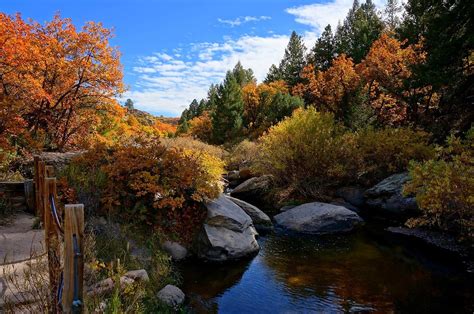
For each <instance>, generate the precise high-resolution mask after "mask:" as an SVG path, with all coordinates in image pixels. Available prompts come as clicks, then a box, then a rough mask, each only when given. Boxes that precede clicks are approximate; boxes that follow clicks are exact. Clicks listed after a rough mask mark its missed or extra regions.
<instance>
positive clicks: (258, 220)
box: [228, 196, 273, 231]
mask: <svg viewBox="0 0 474 314" xmlns="http://www.w3.org/2000/svg"><path fill="white" fill-rule="evenodd" d="M228 198H229V199H230V200H231V201H232V202H234V203H235V204H236V205H237V206H239V207H240V208H242V209H243V210H244V211H245V213H247V215H249V216H250V218H251V219H252V222H253V225H254V226H255V228H256V229H257V230H259V231H267V230H271V229H273V224H272V220H271V219H270V217H268V215H267V214H265V213H264V212H263V211H261V210H260V209H258V208H257V207H256V206H253V205H252V204H249V203H247V202H244V201H242V200H239V199H237V198H234V197H231V196H228Z"/></svg>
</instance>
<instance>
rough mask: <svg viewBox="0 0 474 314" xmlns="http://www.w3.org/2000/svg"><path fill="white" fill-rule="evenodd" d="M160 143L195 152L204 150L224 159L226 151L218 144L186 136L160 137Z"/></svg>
mask: <svg viewBox="0 0 474 314" xmlns="http://www.w3.org/2000/svg"><path fill="white" fill-rule="evenodd" d="M160 143H161V144H163V145H164V146H165V147H169V148H171V147H175V148H183V149H190V150H193V151H196V152H204V153H207V154H209V155H212V156H215V157H217V158H219V159H225V157H226V154H227V153H226V151H225V150H224V149H222V148H220V147H218V146H214V145H210V144H206V143H204V142H201V141H199V140H195V139H193V138H191V137H188V136H183V137H175V138H160Z"/></svg>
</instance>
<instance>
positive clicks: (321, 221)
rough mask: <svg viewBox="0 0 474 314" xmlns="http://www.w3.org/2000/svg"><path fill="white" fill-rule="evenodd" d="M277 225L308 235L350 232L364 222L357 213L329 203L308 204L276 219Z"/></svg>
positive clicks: (281, 214) (288, 211) (279, 215)
mask: <svg viewBox="0 0 474 314" xmlns="http://www.w3.org/2000/svg"><path fill="white" fill-rule="evenodd" d="M274 219H275V221H276V223H277V224H278V225H280V226H282V227H284V228H286V229H288V230H291V231H295V232H299V233H308V234H333V233H341V232H348V231H351V230H353V229H354V227H356V226H357V225H359V224H361V223H362V222H363V220H362V218H360V217H359V215H357V214H356V213H355V212H353V211H351V210H349V209H347V208H345V207H342V206H337V205H332V204H327V203H320V202H314V203H307V204H303V205H300V206H296V207H294V208H292V209H289V210H287V211H285V212H283V213H280V214H278V215H276V216H275V217H274Z"/></svg>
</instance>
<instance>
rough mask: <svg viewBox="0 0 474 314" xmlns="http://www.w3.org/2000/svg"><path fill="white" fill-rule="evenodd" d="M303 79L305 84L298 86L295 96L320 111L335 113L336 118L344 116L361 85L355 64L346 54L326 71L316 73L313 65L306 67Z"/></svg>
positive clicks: (294, 89)
mask: <svg viewBox="0 0 474 314" xmlns="http://www.w3.org/2000/svg"><path fill="white" fill-rule="evenodd" d="M301 77H302V78H303V79H304V80H305V83H300V84H298V85H296V86H295V87H294V88H293V94H295V95H298V96H300V97H303V98H304V99H305V101H306V103H307V104H311V105H314V106H315V107H316V108H317V109H318V110H321V111H328V112H333V113H334V114H335V115H336V117H340V116H342V114H343V113H344V110H345V109H344V107H346V106H347V105H348V104H347V102H348V99H347V98H348V96H349V95H350V94H351V93H352V92H354V91H355V90H356V88H357V87H358V86H359V83H360V77H359V75H358V74H357V72H356V70H355V67H354V62H353V61H352V59H351V58H348V57H347V56H345V55H344V54H343V55H340V56H339V57H337V58H336V59H334V60H333V62H332V65H331V67H330V68H329V69H327V70H326V71H317V72H315V70H314V66H313V65H309V66H306V67H305V68H304V69H303V71H302V73H301Z"/></svg>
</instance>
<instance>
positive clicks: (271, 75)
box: [264, 64, 283, 84]
mask: <svg viewBox="0 0 474 314" xmlns="http://www.w3.org/2000/svg"><path fill="white" fill-rule="evenodd" d="M282 79H283V78H282V76H281V73H280V70H279V69H278V67H277V66H276V65H274V64H272V65H271V66H270V69H269V70H268V73H267V77H266V78H265V80H264V82H265V83H267V84H268V83H271V82H275V81H279V80H282Z"/></svg>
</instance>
